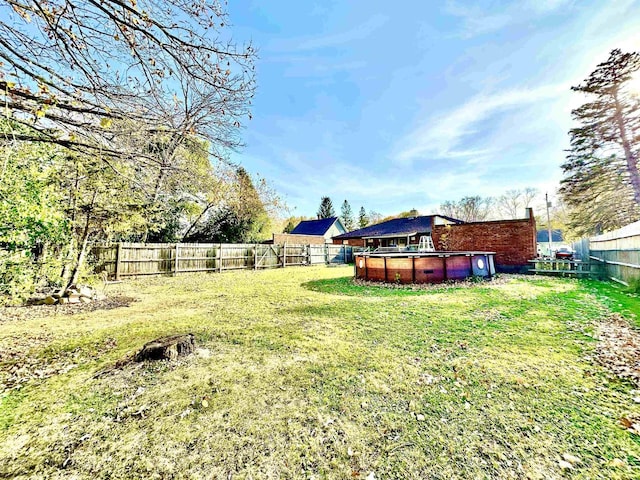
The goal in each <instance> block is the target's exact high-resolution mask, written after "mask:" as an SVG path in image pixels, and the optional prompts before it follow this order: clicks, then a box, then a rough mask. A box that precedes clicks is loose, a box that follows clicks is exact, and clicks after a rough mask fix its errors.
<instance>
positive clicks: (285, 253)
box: [282, 242, 287, 268]
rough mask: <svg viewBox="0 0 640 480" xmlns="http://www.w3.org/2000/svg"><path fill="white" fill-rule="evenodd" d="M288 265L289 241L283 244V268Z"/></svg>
mask: <svg viewBox="0 0 640 480" xmlns="http://www.w3.org/2000/svg"><path fill="white" fill-rule="evenodd" d="M286 266H287V243H286V242H285V244H284V245H282V268H284V267H286Z"/></svg>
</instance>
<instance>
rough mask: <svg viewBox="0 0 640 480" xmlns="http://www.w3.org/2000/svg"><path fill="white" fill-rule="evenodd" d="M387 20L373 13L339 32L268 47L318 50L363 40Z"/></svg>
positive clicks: (300, 50)
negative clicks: (362, 20) (359, 22)
mask: <svg viewBox="0 0 640 480" xmlns="http://www.w3.org/2000/svg"><path fill="white" fill-rule="evenodd" d="M386 22H387V17H385V16H382V15H374V16H373V17H371V18H369V19H368V20H367V21H366V22H364V23H361V24H360V25H357V26H355V27H353V28H352V29H350V30H346V31H343V32H339V33H333V34H330V35H318V36H315V37H303V38H296V39H292V40H287V41H286V42H278V43H274V44H272V45H270V49H272V50H275V51H287V52H293V51H295V52H302V51H311V50H320V49H323V48H330V47H337V46H340V45H344V44H345V43H349V42H353V41H356V40H363V39H365V38H367V37H369V36H370V35H371V34H372V33H373V32H375V31H376V30H378V29H379V28H380V27H382V26H383V25H384V24H385V23H386Z"/></svg>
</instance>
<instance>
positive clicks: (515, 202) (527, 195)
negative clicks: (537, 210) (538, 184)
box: [496, 187, 538, 218]
mask: <svg viewBox="0 0 640 480" xmlns="http://www.w3.org/2000/svg"><path fill="white" fill-rule="evenodd" d="M537 196H538V190H537V189H535V188H529V187H527V188H524V189H514V190H507V191H506V192H505V193H504V194H502V195H500V196H499V197H498V200H497V202H496V207H497V210H498V212H499V213H500V215H501V216H503V217H505V218H522V217H524V211H525V209H527V208H529V207H530V206H531V204H532V203H533V201H534V200H535V199H536V197H537Z"/></svg>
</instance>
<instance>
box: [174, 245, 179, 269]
mask: <svg viewBox="0 0 640 480" xmlns="http://www.w3.org/2000/svg"><path fill="white" fill-rule="evenodd" d="M174 257H175V258H174V265H173V275H178V244H177V243H176V249H175V252H174Z"/></svg>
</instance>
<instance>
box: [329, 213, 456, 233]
mask: <svg viewBox="0 0 640 480" xmlns="http://www.w3.org/2000/svg"><path fill="white" fill-rule="evenodd" d="M433 217H442V218H446V219H447V220H450V221H452V222H454V223H462V221H461V220H456V219H454V218H450V217H445V216H444V215H426V216H420V217H408V218H393V219H391V220H387V221H386V222H382V223H377V224H375V225H370V226H368V227H364V228H361V229H359V230H354V231H353V232H349V233H343V234H342V235H338V236H337V237H334V238H337V239H347V238H364V237H382V236H389V235H396V234H397V235H398V236H399V237H401V236H405V235H409V234H412V233H416V232H417V233H429V232H431V226H432V224H433Z"/></svg>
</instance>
